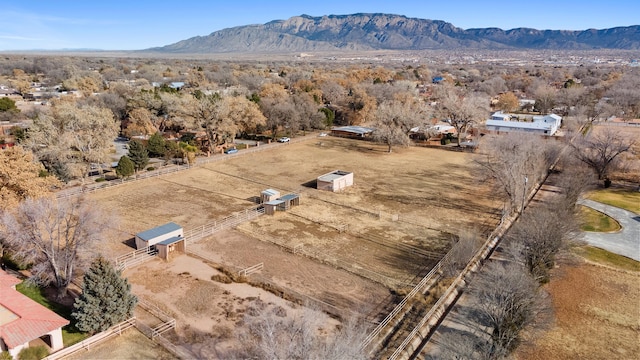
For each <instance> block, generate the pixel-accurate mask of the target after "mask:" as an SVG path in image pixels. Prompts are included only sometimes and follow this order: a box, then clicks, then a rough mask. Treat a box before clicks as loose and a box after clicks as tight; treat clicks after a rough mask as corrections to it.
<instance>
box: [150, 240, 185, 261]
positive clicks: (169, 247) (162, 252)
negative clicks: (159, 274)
mask: <svg viewBox="0 0 640 360" xmlns="http://www.w3.org/2000/svg"><path fill="white" fill-rule="evenodd" d="M156 250H158V256H159V257H160V258H161V259H163V260H166V261H169V260H171V255H173V253H174V252H175V251H177V252H179V253H182V254H184V253H186V251H187V243H186V242H185V241H184V237H182V236H174V237H171V238H168V239H166V240H162V241H160V242H159V243H157V244H156Z"/></svg>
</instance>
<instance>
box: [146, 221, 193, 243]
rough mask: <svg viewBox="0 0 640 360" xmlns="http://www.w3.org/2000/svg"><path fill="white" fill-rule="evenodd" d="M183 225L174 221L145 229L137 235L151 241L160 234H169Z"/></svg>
mask: <svg viewBox="0 0 640 360" xmlns="http://www.w3.org/2000/svg"><path fill="white" fill-rule="evenodd" d="M180 229H182V227H181V226H180V225H178V224H176V223H174V222H170V223H166V224H164V225H160V226H157V227H154V228H153V229H149V230H145V231H142V232H139V233H137V234H136V236H137V237H138V238H140V239H142V240H144V241H149V240H151V239H154V238H156V237H158V236H161V235H164V234H168V233H170V232H173V231H176V230H180Z"/></svg>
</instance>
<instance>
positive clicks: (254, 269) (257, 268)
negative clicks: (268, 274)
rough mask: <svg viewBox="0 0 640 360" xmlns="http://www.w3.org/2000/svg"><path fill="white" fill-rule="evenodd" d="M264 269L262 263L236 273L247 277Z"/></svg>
mask: <svg viewBox="0 0 640 360" xmlns="http://www.w3.org/2000/svg"><path fill="white" fill-rule="evenodd" d="M263 268H264V263H259V264H255V265H253V266H249V267H248V268H246V269H242V270H240V271H238V274H239V275H244V276H249V275H251V274H253V273H255V272H258V271H260V270H262V269H263Z"/></svg>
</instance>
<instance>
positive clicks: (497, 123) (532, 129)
mask: <svg viewBox="0 0 640 360" xmlns="http://www.w3.org/2000/svg"><path fill="white" fill-rule="evenodd" d="M519 120H520V118H519V117H518V115H514V114H505V113H502V112H501V111H497V112H495V113H494V114H492V115H491V119H488V120H487V121H486V122H485V128H486V130H487V131H489V132H496V133H500V132H512V131H519V132H529V133H536V134H539V135H546V136H552V135H555V134H556V133H557V131H558V129H559V128H560V126H561V125H562V117H561V116H558V115H556V114H549V115H537V116H533V117H530V119H529V118H526V119H525V121H519ZM529 120H530V121H529Z"/></svg>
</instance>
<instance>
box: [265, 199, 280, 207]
mask: <svg viewBox="0 0 640 360" xmlns="http://www.w3.org/2000/svg"><path fill="white" fill-rule="evenodd" d="M281 204H284V200H271V201H267V202H266V203H264V205H271V206H277V205H281Z"/></svg>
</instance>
